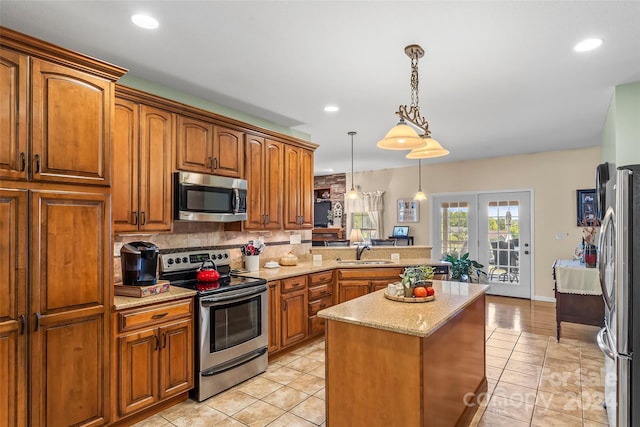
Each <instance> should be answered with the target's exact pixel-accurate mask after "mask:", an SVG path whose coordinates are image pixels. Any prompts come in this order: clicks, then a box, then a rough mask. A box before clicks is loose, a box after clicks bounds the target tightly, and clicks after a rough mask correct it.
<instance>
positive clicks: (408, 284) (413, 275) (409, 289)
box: [400, 264, 434, 297]
mask: <svg viewBox="0 0 640 427" xmlns="http://www.w3.org/2000/svg"><path fill="white" fill-rule="evenodd" d="M433 272H434V268H433V267H430V266H428V265H424V264H423V265H420V266H418V267H405V269H404V273H403V274H401V275H400V277H402V285H403V286H404V296H405V297H411V296H413V289H414V288H415V287H416V286H418V285H419V284H420V283H421V282H427V281H429V280H431V279H433Z"/></svg>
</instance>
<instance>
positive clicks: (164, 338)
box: [162, 332, 167, 348]
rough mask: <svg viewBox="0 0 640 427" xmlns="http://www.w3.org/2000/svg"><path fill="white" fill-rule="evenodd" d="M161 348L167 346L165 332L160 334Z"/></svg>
mask: <svg viewBox="0 0 640 427" xmlns="http://www.w3.org/2000/svg"><path fill="white" fill-rule="evenodd" d="M162 348H167V334H166V332H165V333H164V334H162Z"/></svg>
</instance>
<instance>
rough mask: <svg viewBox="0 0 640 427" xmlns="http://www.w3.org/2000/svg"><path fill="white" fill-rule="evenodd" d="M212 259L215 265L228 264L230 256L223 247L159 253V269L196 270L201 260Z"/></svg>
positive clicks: (166, 270) (165, 270)
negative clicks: (219, 248)
mask: <svg viewBox="0 0 640 427" xmlns="http://www.w3.org/2000/svg"><path fill="white" fill-rule="evenodd" d="M209 260H211V261H213V262H214V263H215V264H216V266H219V265H229V264H230V263H231V256H230V255H229V251H228V250H225V249H221V250H214V249H203V250H194V251H189V252H176V253H172V254H162V255H160V269H161V271H163V272H168V271H180V270H197V269H198V268H200V266H201V265H202V263H203V262H205V261H209Z"/></svg>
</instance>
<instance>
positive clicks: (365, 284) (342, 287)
mask: <svg viewBox="0 0 640 427" xmlns="http://www.w3.org/2000/svg"><path fill="white" fill-rule="evenodd" d="M368 293H369V281H368V280H344V281H340V282H338V303H342V302H345V301H349V300H351V299H354V298H358V297H361V296H363V295H366V294H368Z"/></svg>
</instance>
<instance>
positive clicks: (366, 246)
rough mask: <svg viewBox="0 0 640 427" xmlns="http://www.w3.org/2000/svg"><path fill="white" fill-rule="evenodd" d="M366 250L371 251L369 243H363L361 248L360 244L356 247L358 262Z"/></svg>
mask: <svg viewBox="0 0 640 427" xmlns="http://www.w3.org/2000/svg"><path fill="white" fill-rule="evenodd" d="M365 249H371V246H369V244H368V243H363V244H362V246H360V244H359V243H358V245H356V260H357V261H360V257H361V256H362V252H364V250H365Z"/></svg>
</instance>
